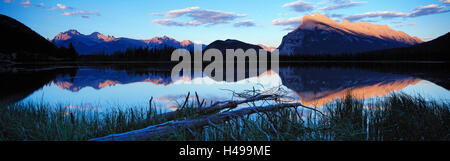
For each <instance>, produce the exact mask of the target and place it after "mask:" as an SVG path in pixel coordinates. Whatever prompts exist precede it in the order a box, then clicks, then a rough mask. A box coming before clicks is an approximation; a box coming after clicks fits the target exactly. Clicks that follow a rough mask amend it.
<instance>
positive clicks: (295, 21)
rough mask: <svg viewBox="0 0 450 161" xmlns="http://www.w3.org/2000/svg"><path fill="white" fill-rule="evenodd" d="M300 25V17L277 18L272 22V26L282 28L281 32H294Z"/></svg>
mask: <svg viewBox="0 0 450 161" xmlns="http://www.w3.org/2000/svg"><path fill="white" fill-rule="evenodd" d="M301 23H302V18H301V17H292V18H287V19H285V18H279V19H275V20H272V25H277V26H284V28H283V30H288V31H291V30H294V29H295V28H297V27H298V26H299V25H300V24H301Z"/></svg>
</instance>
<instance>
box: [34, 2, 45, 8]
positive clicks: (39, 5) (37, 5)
mask: <svg viewBox="0 0 450 161" xmlns="http://www.w3.org/2000/svg"><path fill="white" fill-rule="evenodd" d="M34 6H36V7H42V8H44V7H45V5H44V3H39V4H35V5H34Z"/></svg>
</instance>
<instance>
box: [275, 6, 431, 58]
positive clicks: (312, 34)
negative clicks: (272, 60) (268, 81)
mask: <svg viewBox="0 0 450 161" xmlns="http://www.w3.org/2000/svg"><path fill="white" fill-rule="evenodd" d="M421 42H422V41H421V40H420V39H419V38H417V37H411V36H409V35H408V34H406V33H404V32H401V31H396V30H393V29H391V28H389V26H387V25H376V24H371V23H366V22H358V23H351V22H349V21H347V20H344V21H343V22H341V23H338V22H336V21H334V20H332V19H330V18H328V17H326V16H324V15H320V14H316V15H314V16H311V15H306V16H304V17H303V20H302V24H301V25H300V26H299V27H298V28H297V29H295V30H294V31H292V32H290V33H288V34H287V35H286V36H284V37H283V40H282V42H281V44H280V46H279V47H278V49H279V50H280V54H282V55H296V54H342V53H358V52H365V51H371V50H379V49H389V48H398V47H407V46H412V45H415V44H419V43H421Z"/></svg>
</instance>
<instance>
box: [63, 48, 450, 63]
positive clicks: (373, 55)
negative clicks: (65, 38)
mask: <svg viewBox="0 0 450 161" xmlns="http://www.w3.org/2000/svg"><path fill="white" fill-rule="evenodd" d="M61 50H62V51H73V50H71V49H70V48H69V49H65V50H63V49H61ZM175 50H176V48H173V47H164V48H161V49H149V48H136V49H127V50H126V51H119V52H115V53H112V54H105V53H100V54H92V55H80V56H79V57H78V60H81V61H170V57H171V54H172V52H173V51H175ZM189 52H190V53H191V58H193V51H189ZM72 53H73V52H72ZM269 57H270V56H269ZM269 59H270V58H269ZM224 60H225V59H224ZM448 60H450V55H449V54H448V52H446V51H445V50H443V51H441V50H425V49H417V50H414V49H411V48H396V49H386V50H378V51H370V52H365V53H355V54H338V55H336V54H314V55H313V54H299V55H295V56H285V55H280V61H448Z"/></svg>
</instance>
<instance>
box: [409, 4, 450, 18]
mask: <svg viewBox="0 0 450 161" xmlns="http://www.w3.org/2000/svg"><path fill="white" fill-rule="evenodd" d="M448 11H449V10H446V9H445V7H444V6H438V5H435V4H430V5H427V6H421V7H417V8H416V9H415V10H414V11H413V12H412V13H411V14H410V15H409V16H410V17H418V16H424V15H430V14H436V13H445V12H448Z"/></svg>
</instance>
